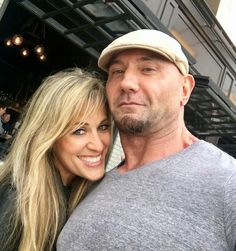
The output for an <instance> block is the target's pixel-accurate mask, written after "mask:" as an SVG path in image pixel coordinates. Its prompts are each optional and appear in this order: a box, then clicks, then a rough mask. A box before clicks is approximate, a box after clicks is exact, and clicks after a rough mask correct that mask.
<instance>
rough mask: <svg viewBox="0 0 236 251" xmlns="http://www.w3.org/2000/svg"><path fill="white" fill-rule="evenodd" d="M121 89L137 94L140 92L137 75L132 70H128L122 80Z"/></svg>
mask: <svg viewBox="0 0 236 251" xmlns="http://www.w3.org/2000/svg"><path fill="white" fill-rule="evenodd" d="M120 87H121V89H122V90H123V91H125V92H137V91H138V90H139V79H138V76H137V73H136V72H135V71H133V70H131V69H127V70H126V71H125V73H124V76H123V79H122V80H121V83H120Z"/></svg>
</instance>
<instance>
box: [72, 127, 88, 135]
mask: <svg viewBox="0 0 236 251" xmlns="http://www.w3.org/2000/svg"><path fill="white" fill-rule="evenodd" d="M73 134H75V135H83V134H85V129H83V128H79V129H77V130H75V131H74V133H73Z"/></svg>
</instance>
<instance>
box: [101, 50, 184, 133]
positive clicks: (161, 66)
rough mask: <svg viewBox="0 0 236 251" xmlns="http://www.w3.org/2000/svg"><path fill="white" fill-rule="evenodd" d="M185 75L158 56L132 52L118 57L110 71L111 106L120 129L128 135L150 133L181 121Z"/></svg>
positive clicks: (109, 98)
mask: <svg viewBox="0 0 236 251" xmlns="http://www.w3.org/2000/svg"><path fill="white" fill-rule="evenodd" d="M183 79H184V76H182V75H181V73H180V72H179V70H178V68H177V67H176V66H175V65H174V64H173V63H172V62H170V61H168V60H166V59H165V58H163V57H161V56H159V55H158V54H156V53H153V52H150V51H147V50H141V49H132V50H126V51H123V52H121V53H119V54H118V55H116V56H115V57H114V58H113V60H112V61H111V64H110V67H109V70H108V80H107V85H106V91H107V96H108V100H109V106H110V109H111V111H112V114H113V116H114V120H115V122H116V125H117V127H118V128H119V129H120V131H121V132H124V133H128V134H144V135H145V134H146V133H152V132H155V131H158V130H162V129H163V128H165V127H168V126H169V125H170V124H171V123H175V122H176V121H177V120H178V116H179V114H180V111H181V109H183V105H182V102H181V100H182V96H183V87H182V82H183V81H184V80H183Z"/></svg>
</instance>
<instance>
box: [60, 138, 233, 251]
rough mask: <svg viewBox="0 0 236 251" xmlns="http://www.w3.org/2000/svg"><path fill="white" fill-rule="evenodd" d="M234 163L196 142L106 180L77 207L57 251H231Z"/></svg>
mask: <svg viewBox="0 0 236 251" xmlns="http://www.w3.org/2000/svg"><path fill="white" fill-rule="evenodd" d="M235 243H236V160H235V159H233V158H232V157H231V156H229V155H228V154H226V153H224V152H222V151H221V150H219V149H218V148H216V147H215V146H213V145H211V144H209V143H206V142H204V141H197V142H196V143H194V144H193V145H191V146H190V147H188V148H186V149H185V150H183V151H181V152H179V153H177V154H175V155H172V156H170V157H168V158H165V159H162V160H159V161H155V162H153V163H151V164H148V165H145V166H143V167H140V168H137V169H135V170H132V171H129V172H127V173H125V174H119V172H118V171H117V169H114V170H112V171H110V172H108V173H107V174H106V176H105V178H104V179H103V180H102V181H101V182H100V183H99V184H98V185H97V186H96V187H95V188H94V190H93V191H92V192H91V193H90V194H89V195H88V196H87V197H86V198H85V199H84V200H83V201H82V202H81V204H80V205H79V206H78V207H77V208H76V209H75V211H74V212H73V214H72V216H71V217H70V218H69V220H68V222H67V223H66V225H65V227H64V228H63V230H62V232H61V234H60V236H59V239H58V243H57V250H58V251H64V250H68V251H76V250H83V251H86V250H91V251H92V250H93V251H94V250H99V251H102V250H120V251H121V250H122V251H124V250H135V251H138V250H140V251H141V250H142V251H144V250H145V251H146V250H159V251H173V250H181V251H201V250H204V251H207V250H209V251H213V250H214V251H224V250H225V251H226V250H227V251H231V250H236V248H235Z"/></svg>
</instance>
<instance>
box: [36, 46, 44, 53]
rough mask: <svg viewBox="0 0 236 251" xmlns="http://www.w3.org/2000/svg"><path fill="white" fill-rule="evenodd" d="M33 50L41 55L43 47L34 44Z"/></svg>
mask: <svg viewBox="0 0 236 251" xmlns="http://www.w3.org/2000/svg"><path fill="white" fill-rule="evenodd" d="M34 51H35V52H36V53H37V54H38V55H42V54H43V53H44V47H43V45H36V46H35V47H34Z"/></svg>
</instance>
